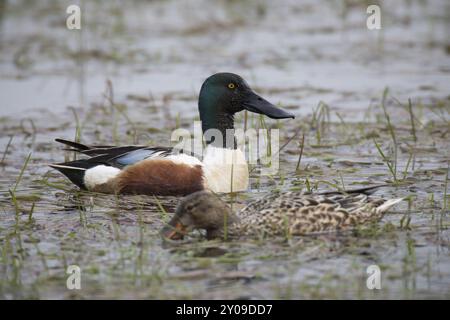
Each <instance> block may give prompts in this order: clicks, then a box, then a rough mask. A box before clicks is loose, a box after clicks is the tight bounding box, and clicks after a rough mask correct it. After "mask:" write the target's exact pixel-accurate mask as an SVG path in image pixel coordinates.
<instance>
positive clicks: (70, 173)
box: [49, 160, 99, 190]
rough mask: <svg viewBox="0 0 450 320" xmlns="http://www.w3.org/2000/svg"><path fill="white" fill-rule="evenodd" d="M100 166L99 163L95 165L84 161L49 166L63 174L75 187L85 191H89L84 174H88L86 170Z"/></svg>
mask: <svg viewBox="0 0 450 320" xmlns="http://www.w3.org/2000/svg"><path fill="white" fill-rule="evenodd" d="M98 165H99V163H93V162H88V161H83V160H75V161H70V162H63V163H54V164H49V166H50V167H51V168H53V169H56V170H58V171H59V172H61V173H62V174H63V175H65V176H66V177H67V178H68V179H69V180H70V181H72V182H73V183H74V184H75V185H77V186H78V187H79V188H81V189H83V190H86V189H87V188H86V185H85V184H84V174H85V173H86V170H88V169H90V168H93V167H95V166H98Z"/></svg>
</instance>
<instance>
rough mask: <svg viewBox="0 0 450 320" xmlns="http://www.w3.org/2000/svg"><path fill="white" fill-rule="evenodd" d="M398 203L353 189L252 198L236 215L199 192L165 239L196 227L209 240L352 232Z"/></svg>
mask: <svg viewBox="0 0 450 320" xmlns="http://www.w3.org/2000/svg"><path fill="white" fill-rule="evenodd" d="M369 189H371V188H365V189H361V190H362V191H367V190H369ZM402 200H403V199H402V198H398V199H390V200H386V199H382V198H378V197H373V196H369V195H367V194H365V193H362V192H357V190H354V191H348V193H340V192H328V193H321V194H311V193H303V192H286V193H281V194H278V193H275V194H272V195H270V196H268V197H265V198H262V199H260V200H256V201H254V202H252V203H250V204H249V205H248V206H247V207H245V208H244V209H242V210H241V211H239V212H238V213H236V214H235V213H233V212H231V209H230V208H229V206H228V205H226V204H225V203H224V202H223V201H222V200H220V199H219V198H218V197H217V196H216V195H214V194H212V193H209V192H207V191H200V192H196V193H194V194H191V195H189V196H187V197H186V198H184V199H183V200H182V202H181V203H180V204H179V206H178V208H177V211H176V214H175V216H174V217H173V218H172V220H171V221H170V222H169V224H168V226H167V227H165V228H164V229H163V235H164V236H165V237H168V238H171V239H180V238H182V237H183V235H185V234H187V233H188V232H190V231H192V230H194V229H204V230H206V233H207V238H209V239H211V238H217V237H223V236H225V234H226V236H227V237H239V236H253V237H254V236H257V237H260V236H291V235H305V234H310V233H315V232H328V231H337V230H342V229H351V228H354V227H356V226H358V225H364V224H367V223H370V222H376V221H378V220H380V219H381V218H382V217H383V214H384V213H385V212H386V211H387V210H388V209H389V208H390V207H392V206H393V205H395V204H396V203H398V202H400V201H402ZM225 226H226V228H225ZM225 229H226V230H225Z"/></svg>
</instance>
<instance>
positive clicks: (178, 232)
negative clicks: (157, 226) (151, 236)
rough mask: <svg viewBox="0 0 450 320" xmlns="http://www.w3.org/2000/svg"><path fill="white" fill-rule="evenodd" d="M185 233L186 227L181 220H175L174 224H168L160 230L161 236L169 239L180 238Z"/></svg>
mask: <svg viewBox="0 0 450 320" xmlns="http://www.w3.org/2000/svg"><path fill="white" fill-rule="evenodd" d="M185 235H186V227H185V226H184V225H183V224H182V223H181V222H177V223H176V224H175V226H171V225H170V224H169V225H168V226H166V227H165V228H164V229H163V230H162V236H163V237H164V238H167V239H170V240H182V239H183V238H184V236H185Z"/></svg>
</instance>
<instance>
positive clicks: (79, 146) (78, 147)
mask: <svg viewBox="0 0 450 320" xmlns="http://www.w3.org/2000/svg"><path fill="white" fill-rule="evenodd" d="M55 141H56V142H59V143H62V144H64V145H66V146H69V147H71V148H73V149H69V150H71V151H86V150H89V149H91V147H89V146H87V145H85V144H82V143H78V142H75V141H69V140H64V139H59V138H58V139H55Z"/></svg>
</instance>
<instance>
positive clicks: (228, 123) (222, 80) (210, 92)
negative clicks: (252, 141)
mask: <svg viewBox="0 0 450 320" xmlns="http://www.w3.org/2000/svg"><path fill="white" fill-rule="evenodd" d="M198 108H199V112H200V120H201V121H202V129H203V132H204V133H205V134H206V132H207V130H209V129H217V130H219V131H220V132H221V133H222V134H225V133H226V130H227V129H234V114H235V113H236V112H240V111H243V110H248V111H250V112H254V113H259V114H264V115H266V116H268V117H269V118H272V119H285V118H295V117H294V115H293V114H292V113H289V112H286V111H284V110H282V109H280V108H278V107H276V106H274V105H273V104H272V103H270V102H269V101H267V100H265V99H264V98H262V97H260V96H259V95H257V94H256V93H255V92H254V91H253V90H252V89H251V88H250V86H249V85H248V84H247V82H246V81H245V80H244V79H243V78H242V77H240V76H238V75H237V74H234V73H227V72H223V73H216V74H214V75H212V76H210V77H209V78H208V79H206V80H205V82H204V83H203V85H202V88H201V90H200V97H199V102H198ZM207 142H208V140H207Z"/></svg>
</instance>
